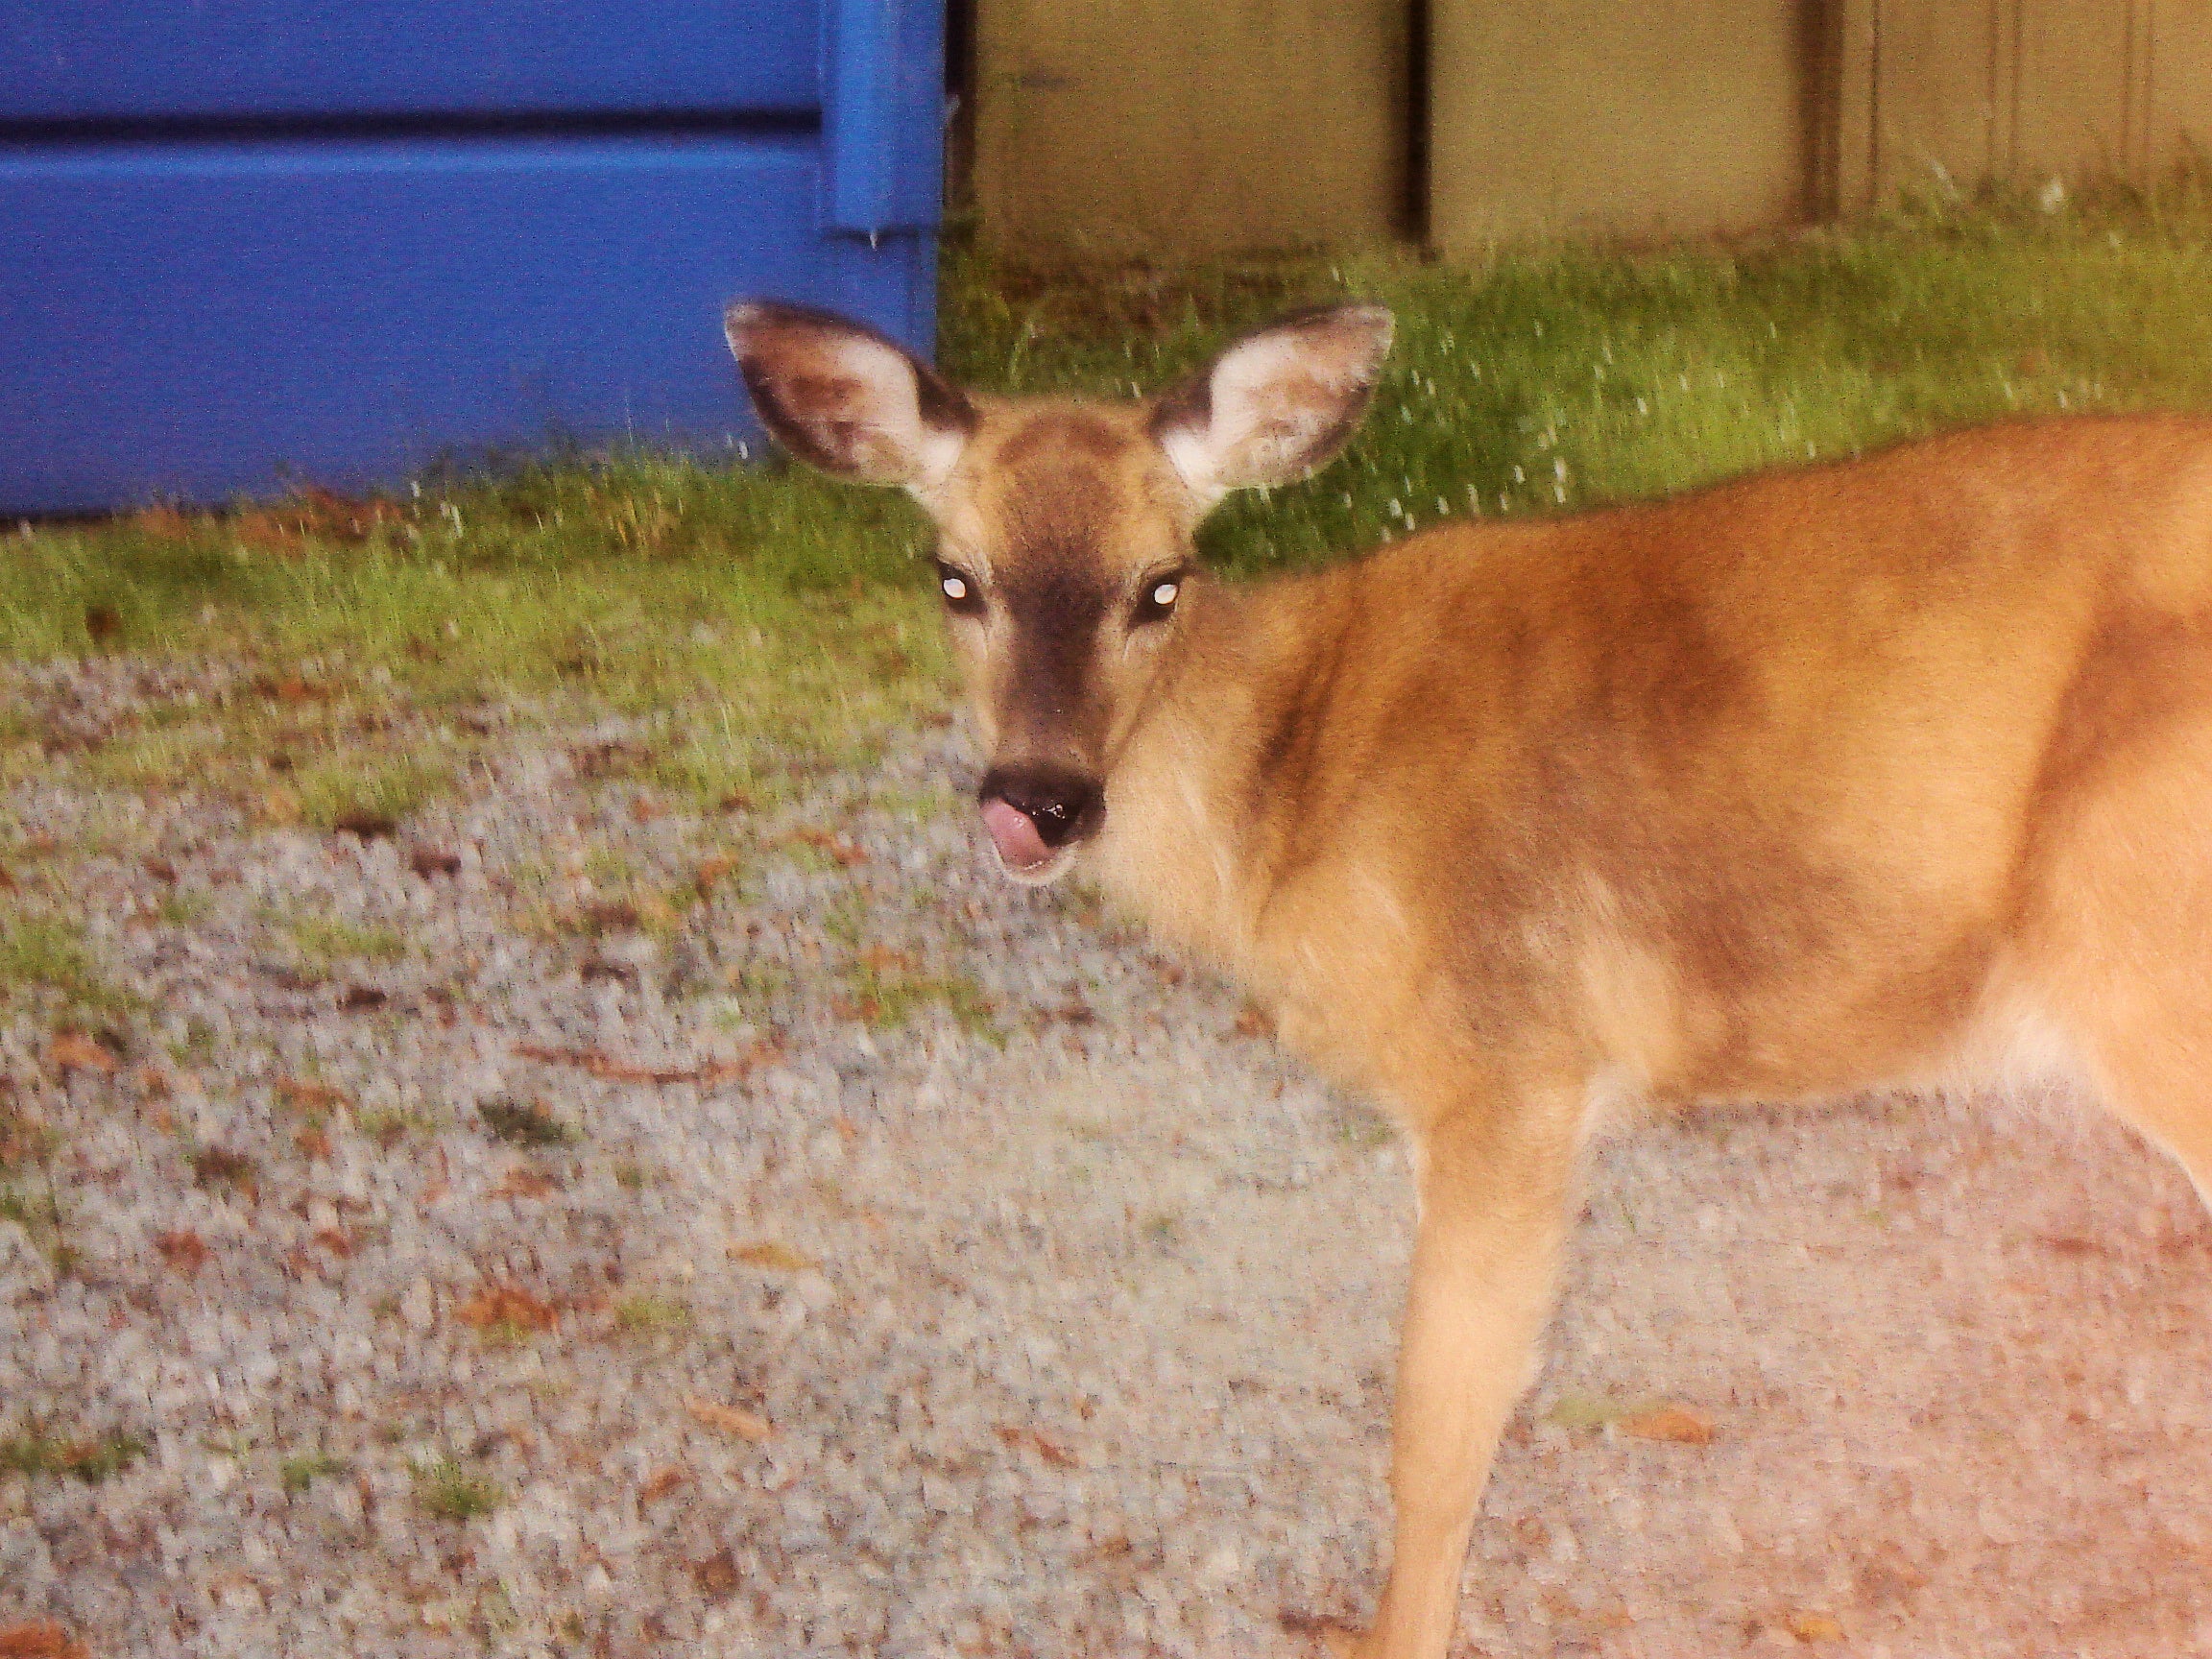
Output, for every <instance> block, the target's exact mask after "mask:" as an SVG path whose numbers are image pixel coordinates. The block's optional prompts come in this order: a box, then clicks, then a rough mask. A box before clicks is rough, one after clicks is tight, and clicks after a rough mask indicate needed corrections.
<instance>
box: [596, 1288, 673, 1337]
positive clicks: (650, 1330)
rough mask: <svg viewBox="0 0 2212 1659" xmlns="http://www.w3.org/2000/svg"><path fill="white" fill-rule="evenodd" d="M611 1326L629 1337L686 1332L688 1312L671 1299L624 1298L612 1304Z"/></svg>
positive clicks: (662, 1297)
mask: <svg viewBox="0 0 2212 1659" xmlns="http://www.w3.org/2000/svg"><path fill="white" fill-rule="evenodd" d="M614 1323H615V1324H616V1325H617V1326H619V1327H620V1328H621V1329H622V1330H623V1331H625V1332H627V1333H628V1334H631V1335H633V1336H660V1335H663V1334H671V1333H674V1332H677V1331H682V1330H685V1329H686V1328H687V1327H688V1326H689V1325H690V1323H691V1310H690V1309H689V1308H688V1307H686V1306H685V1304H684V1303H682V1302H679V1301H677V1300H676V1299H675V1298H674V1297H671V1296H652V1295H637V1296H625V1297H623V1298H622V1299H621V1300H620V1301H619V1302H616V1303H615V1304H614Z"/></svg>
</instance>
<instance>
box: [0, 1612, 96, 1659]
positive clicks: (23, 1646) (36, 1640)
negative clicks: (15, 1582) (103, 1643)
mask: <svg viewBox="0 0 2212 1659" xmlns="http://www.w3.org/2000/svg"><path fill="white" fill-rule="evenodd" d="M0 1659H92V1650H91V1649H90V1648H89V1647H85V1646H84V1643H82V1642H73V1641H71V1640H70V1638H69V1632H68V1631H67V1629H65V1628H64V1627H63V1626H61V1625H60V1624H57V1623H54V1621H53V1620H51V1619H39V1620H35V1621H34V1622H32V1623H29V1624H10V1625H6V1626H4V1627H0Z"/></svg>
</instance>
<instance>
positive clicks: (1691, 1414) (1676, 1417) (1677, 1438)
mask: <svg viewBox="0 0 2212 1659" xmlns="http://www.w3.org/2000/svg"><path fill="white" fill-rule="evenodd" d="M1621 1432H1622V1433H1623V1434H1630V1435H1634V1436H1635V1437H1636V1438H1637V1439H1639V1440H1668V1441H1671V1442H1672V1443H1673V1444H1675V1445H1677V1446H1710V1445H1712V1444H1713V1425H1712V1422H1711V1421H1710V1420H1709V1419H1707V1418H1705V1417H1703V1416H1701V1415H1700V1414H1698V1413H1697V1412H1695V1411H1693V1410H1691V1409H1690V1408H1689V1407H1685V1406H1662V1407H1659V1408H1658V1409H1657V1410H1656V1411H1646V1412H1643V1413H1642V1414H1641V1415H1638V1416H1635V1417H1623V1419H1622V1420H1621Z"/></svg>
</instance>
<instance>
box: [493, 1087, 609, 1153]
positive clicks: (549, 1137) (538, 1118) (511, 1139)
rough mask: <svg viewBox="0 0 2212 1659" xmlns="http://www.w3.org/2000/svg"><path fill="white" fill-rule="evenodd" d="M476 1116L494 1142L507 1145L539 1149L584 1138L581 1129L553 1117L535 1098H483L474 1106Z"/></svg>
mask: <svg viewBox="0 0 2212 1659" xmlns="http://www.w3.org/2000/svg"><path fill="white" fill-rule="evenodd" d="M476 1115H477V1116H478V1117H479V1118H482V1119H483V1120H484V1127H485V1129H486V1130H487V1131H488V1132H489V1133H490V1134H491V1136H492V1138H493V1140H494V1141H504V1142H507V1144H508V1145H510V1146H527V1147H530V1148H532V1149H534V1150H540V1151H541V1150H543V1149H545V1148H547V1147H552V1146H567V1145H571V1144H573V1143H574V1142H578V1141H581V1140H583V1139H584V1131H583V1130H581V1129H579V1128H577V1127H576V1125H575V1124H573V1123H570V1122H568V1121H567V1120H566V1119H565V1118H557V1117H555V1116H554V1115H553V1114H552V1113H551V1112H550V1111H548V1110H547V1109H546V1108H545V1106H544V1105H543V1104H542V1103H541V1102H539V1101H536V1100H532V1101H528V1102H523V1101H518V1100H508V1099H498V1100H487V1101H485V1102H484V1103H483V1104H482V1105H481V1106H479V1107H477V1108H476Z"/></svg>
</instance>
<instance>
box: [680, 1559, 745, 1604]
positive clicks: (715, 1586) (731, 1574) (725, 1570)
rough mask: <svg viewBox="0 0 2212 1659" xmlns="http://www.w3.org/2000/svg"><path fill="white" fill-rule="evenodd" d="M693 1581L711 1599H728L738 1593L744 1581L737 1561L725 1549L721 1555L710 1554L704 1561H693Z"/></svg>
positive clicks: (700, 1591)
mask: <svg viewBox="0 0 2212 1659" xmlns="http://www.w3.org/2000/svg"><path fill="white" fill-rule="evenodd" d="M691 1582H692V1583H694V1584H696V1585H697V1586H698V1587H699V1594H700V1595H702V1596H704V1597H706V1598H707V1599H708V1600H709V1601H727V1600H729V1599H730V1598H731V1597H733V1596H734V1595H736V1594H737V1586H738V1585H739V1584H740V1583H742V1582H743V1580H742V1579H741V1578H739V1577H738V1575H737V1563H736V1561H735V1560H734V1559H733V1558H732V1556H731V1554H730V1551H727V1550H725V1551H722V1552H721V1553H720V1554H719V1555H709V1556H708V1557H707V1559H706V1560H704V1561H694V1562H692V1563H691Z"/></svg>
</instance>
